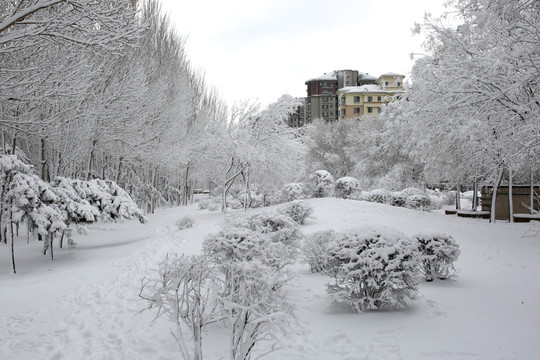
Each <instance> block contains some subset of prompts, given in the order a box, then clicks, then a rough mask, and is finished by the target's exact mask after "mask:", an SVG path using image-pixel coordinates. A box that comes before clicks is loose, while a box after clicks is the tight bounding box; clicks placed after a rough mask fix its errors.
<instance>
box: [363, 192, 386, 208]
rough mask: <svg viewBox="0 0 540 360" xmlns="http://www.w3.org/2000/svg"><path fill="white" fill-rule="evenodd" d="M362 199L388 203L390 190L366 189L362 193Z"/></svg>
mask: <svg viewBox="0 0 540 360" xmlns="http://www.w3.org/2000/svg"><path fill="white" fill-rule="evenodd" d="M362 200H365V201H369V202H374V203H379V204H388V203H389V201H390V191H388V190H385V189H375V190H371V191H366V192H363V193H362Z"/></svg>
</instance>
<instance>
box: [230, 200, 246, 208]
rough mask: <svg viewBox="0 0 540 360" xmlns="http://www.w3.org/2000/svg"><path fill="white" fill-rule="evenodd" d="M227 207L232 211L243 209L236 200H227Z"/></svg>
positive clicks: (240, 203)
mask: <svg viewBox="0 0 540 360" xmlns="http://www.w3.org/2000/svg"><path fill="white" fill-rule="evenodd" d="M227 207H228V208H229V209H232V210H238V209H243V208H244V205H243V204H242V202H241V201H240V200H238V199H227Z"/></svg>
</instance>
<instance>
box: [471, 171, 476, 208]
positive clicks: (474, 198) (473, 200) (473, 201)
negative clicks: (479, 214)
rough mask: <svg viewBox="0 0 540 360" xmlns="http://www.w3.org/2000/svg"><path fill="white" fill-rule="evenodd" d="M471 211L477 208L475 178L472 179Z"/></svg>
mask: <svg viewBox="0 0 540 360" xmlns="http://www.w3.org/2000/svg"><path fill="white" fill-rule="evenodd" d="M471 210H472V211H476V210H478V182H477V181H476V178H474V181H473V198H472V208H471Z"/></svg>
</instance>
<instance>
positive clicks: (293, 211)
mask: <svg viewBox="0 0 540 360" xmlns="http://www.w3.org/2000/svg"><path fill="white" fill-rule="evenodd" d="M281 213H282V214H285V215H287V216H288V217H290V218H291V219H293V220H294V221H295V222H296V223H297V224H299V225H303V224H304V223H305V222H306V220H307V219H310V218H313V217H312V216H311V215H312V214H313V206H311V204H310V203H308V202H306V201H299V200H295V201H293V202H291V203H289V204H287V205H286V206H285V207H284V208H282V209H281Z"/></svg>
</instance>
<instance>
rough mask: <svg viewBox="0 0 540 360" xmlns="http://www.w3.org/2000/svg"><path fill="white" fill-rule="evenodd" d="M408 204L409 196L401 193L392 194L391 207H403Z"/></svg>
mask: <svg viewBox="0 0 540 360" xmlns="http://www.w3.org/2000/svg"><path fill="white" fill-rule="evenodd" d="M406 204H407V196H406V195H405V194H404V193H403V192H401V191H394V192H392V193H391V194H390V205H392V206H399V207H403V206H405V205H406Z"/></svg>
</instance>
